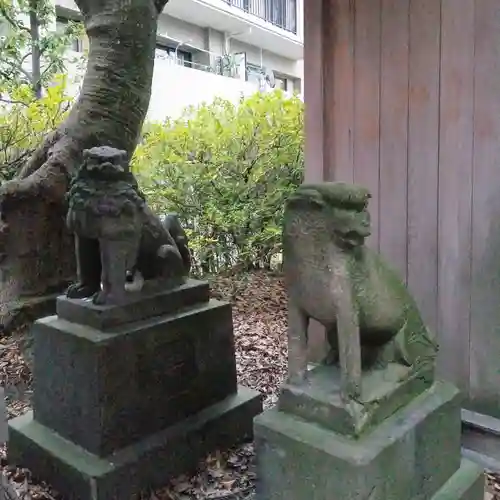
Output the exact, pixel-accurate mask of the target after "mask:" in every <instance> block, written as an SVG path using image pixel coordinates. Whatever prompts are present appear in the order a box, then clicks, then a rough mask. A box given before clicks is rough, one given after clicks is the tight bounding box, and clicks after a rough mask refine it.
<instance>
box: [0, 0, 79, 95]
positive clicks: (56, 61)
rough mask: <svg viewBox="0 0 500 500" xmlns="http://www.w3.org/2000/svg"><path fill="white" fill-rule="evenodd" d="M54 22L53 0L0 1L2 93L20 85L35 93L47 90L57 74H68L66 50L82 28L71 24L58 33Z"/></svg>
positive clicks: (77, 24)
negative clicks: (66, 71) (29, 88)
mask: <svg viewBox="0 0 500 500" xmlns="http://www.w3.org/2000/svg"><path fill="white" fill-rule="evenodd" d="M55 19H56V16H55V4H54V2H52V1H51V0H0V35H1V36H0V93H1V94H5V93H7V94H10V93H11V92H12V91H14V90H15V89H16V88H18V87H19V86H20V85H29V86H31V87H32V88H33V89H34V90H35V91H36V90H37V89H39V88H46V87H47V85H48V84H50V83H51V82H52V79H53V77H54V76H55V75H56V74H58V73H63V72H65V66H66V63H67V62H68V60H67V58H65V52H66V49H67V47H68V45H69V44H70V42H71V41H72V40H73V39H74V38H75V37H78V36H81V35H82V33H83V27H82V24H81V23H76V22H69V23H68V24H67V25H66V26H65V28H64V29H63V30H61V31H57V32H56V31H55V30H54V23H55ZM37 97H39V96H37Z"/></svg>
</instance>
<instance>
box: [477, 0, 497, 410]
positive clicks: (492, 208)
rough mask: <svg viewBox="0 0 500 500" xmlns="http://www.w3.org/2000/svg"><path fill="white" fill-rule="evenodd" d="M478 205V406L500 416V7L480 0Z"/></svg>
mask: <svg viewBox="0 0 500 500" xmlns="http://www.w3.org/2000/svg"><path fill="white" fill-rule="evenodd" d="M475 5H476V8H475V19H476V26H475V30H476V41H475V96H474V176H473V198H472V202H473V207H472V297H471V346H470V347H471V359H470V363H471V374H470V397H471V403H472V405H473V406H472V409H474V410H476V411H478V412H480V413H486V414H490V415H491V416H496V417H499V416H500V391H499V387H500V369H499V361H498V359H499V355H500V307H499V300H500V175H499V165H500V140H499V138H500V8H499V5H498V0H476V4H475Z"/></svg>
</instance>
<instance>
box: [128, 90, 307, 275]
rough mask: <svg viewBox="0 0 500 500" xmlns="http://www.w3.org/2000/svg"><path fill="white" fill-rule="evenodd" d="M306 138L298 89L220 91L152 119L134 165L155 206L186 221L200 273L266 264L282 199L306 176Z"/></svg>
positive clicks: (275, 242)
mask: <svg viewBox="0 0 500 500" xmlns="http://www.w3.org/2000/svg"><path fill="white" fill-rule="evenodd" d="M303 138H304V137H303V103H302V101H301V100H300V99H299V98H298V97H292V98H287V97H286V96H285V95H284V94H283V92H281V91H275V92H272V93H256V94H255V95H253V96H251V97H249V98H246V99H242V100H241V101H240V103H239V104H238V105H237V106H235V105H233V104H232V103H231V102H229V101H225V100H222V99H217V100H215V101H214V102H213V103H212V104H209V105H202V106H201V107H199V108H197V109H194V108H190V109H188V110H186V112H185V114H184V115H183V116H182V117H181V118H179V119H177V120H167V121H166V122H165V123H163V124H150V125H149V126H147V127H146V128H145V129H144V134H143V141H142V143H141V144H140V145H139V146H138V148H137V150H136V152H135V155H134V158H133V169H134V172H135V173H136V174H137V176H138V178H139V180H140V182H141V185H142V188H143V189H144V191H145V193H146V194H147V196H148V200H149V202H150V204H151V206H152V208H153V209H154V210H155V211H157V212H158V213H166V212H177V213H178V214H179V216H180V218H181V220H182V221H183V223H184V224H185V225H186V228H187V232H188V235H189V237H190V240H191V248H192V249H193V254H194V263H195V270H197V271H198V272H199V273H201V274H204V273H216V272H220V271H221V270H224V269H229V268H234V267H235V266H236V267H238V268H240V269H241V270H250V269H258V268H269V267H270V265H271V260H272V258H273V257H274V256H276V255H277V254H279V253H280V251H281V223H282V216H283V205H284V201H285V199H286V198H287V196H288V195H289V193H291V192H292V191H293V190H295V188H296V187H297V186H298V185H299V184H300V183H301V182H302V175H303V163H304V155H303Z"/></svg>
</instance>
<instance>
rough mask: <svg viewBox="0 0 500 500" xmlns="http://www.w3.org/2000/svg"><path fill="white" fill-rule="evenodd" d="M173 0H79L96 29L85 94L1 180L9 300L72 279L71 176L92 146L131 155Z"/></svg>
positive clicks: (0, 237)
mask: <svg viewBox="0 0 500 500" xmlns="http://www.w3.org/2000/svg"><path fill="white" fill-rule="evenodd" d="M167 1H168V0H157V1H156V2H153V1H152V0H77V4H78V7H79V9H80V11H81V13H82V15H83V19H84V25H85V29H86V32H87V35H88V37H89V42H90V49H89V61H88V64H87V71H86V74H85V78H84V81H83V85H82V89H81V92H80V95H79V97H78V100H77V101H76V103H75V104H74V106H73V108H72V110H71V111H70V113H69V115H68V118H67V119H66V120H65V122H64V123H63V124H62V125H61V126H60V127H59V129H58V130H56V131H55V132H52V133H50V134H49V135H48V136H47V138H46V140H45V141H44V143H43V144H42V145H41V146H40V147H39V148H38V149H37V151H35V153H34V154H33V156H32V157H31V158H30V159H29V161H28V162H27V163H26V165H25V166H24V167H23V169H22V171H21V172H20V174H19V176H18V177H17V178H16V179H14V180H12V181H10V182H8V183H5V184H4V185H3V186H2V187H1V188H0V214H1V223H0V256H1V263H0V272H1V276H0V279H1V281H2V285H3V286H2V292H1V293H2V295H3V296H1V297H0V300H1V301H2V302H5V301H8V300H12V299H13V298H17V297H19V296H32V295H41V294H44V293H47V292H49V291H53V290H61V291H62V289H63V287H64V286H65V284H66V283H67V282H68V281H70V280H71V279H73V275H74V268H75V265H74V252H73V241H72V238H70V237H69V235H68V234H67V232H66V230H65V227H64V216H65V200H64V197H65V194H66V189H67V187H68V181H69V179H70V178H71V176H72V175H73V173H74V171H75V169H76V168H77V167H78V165H79V163H80V161H81V154H82V151H83V150H84V149H86V148H90V147H94V146H99V145H109V146H113V147H116V148H120V149H124V150H126V151H127V152H129V154H130V155H131V154H132V153H133V151H134V148H135V145H136V142H137V139H138V135H139V133H140V130H141V127H142V124H143V121H144V118H145V115H146V112H147V108H148V105H149V99H150V95H151V82H152V77H153V65H154V50H155V44H156V29H157V19H158V15H159V13H160V12H161V10H163V7H164V5H165V4H166V2H167Z"/></svg>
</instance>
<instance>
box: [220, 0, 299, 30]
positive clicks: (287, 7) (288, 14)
mask: <svg viewBox="0 0 500 500" xmlns="http://www.w3.org/2000/svg"><path fill="white" fill-rule="evenodd" d="M224 1H225V2H226V3H227V4H229V5H232V6H233V7H236V8H238V9H241V10H244V11H245V12H248V13H249V14H252V15H253V16H257V17H260V18H261V19H264V21H267V22H268V23H271V24H274V25H275V26H278V27H279V28H282V29H284V30H286V31H290V32H292V33H295V34H296V33H297V0H224Z"/></svg>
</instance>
